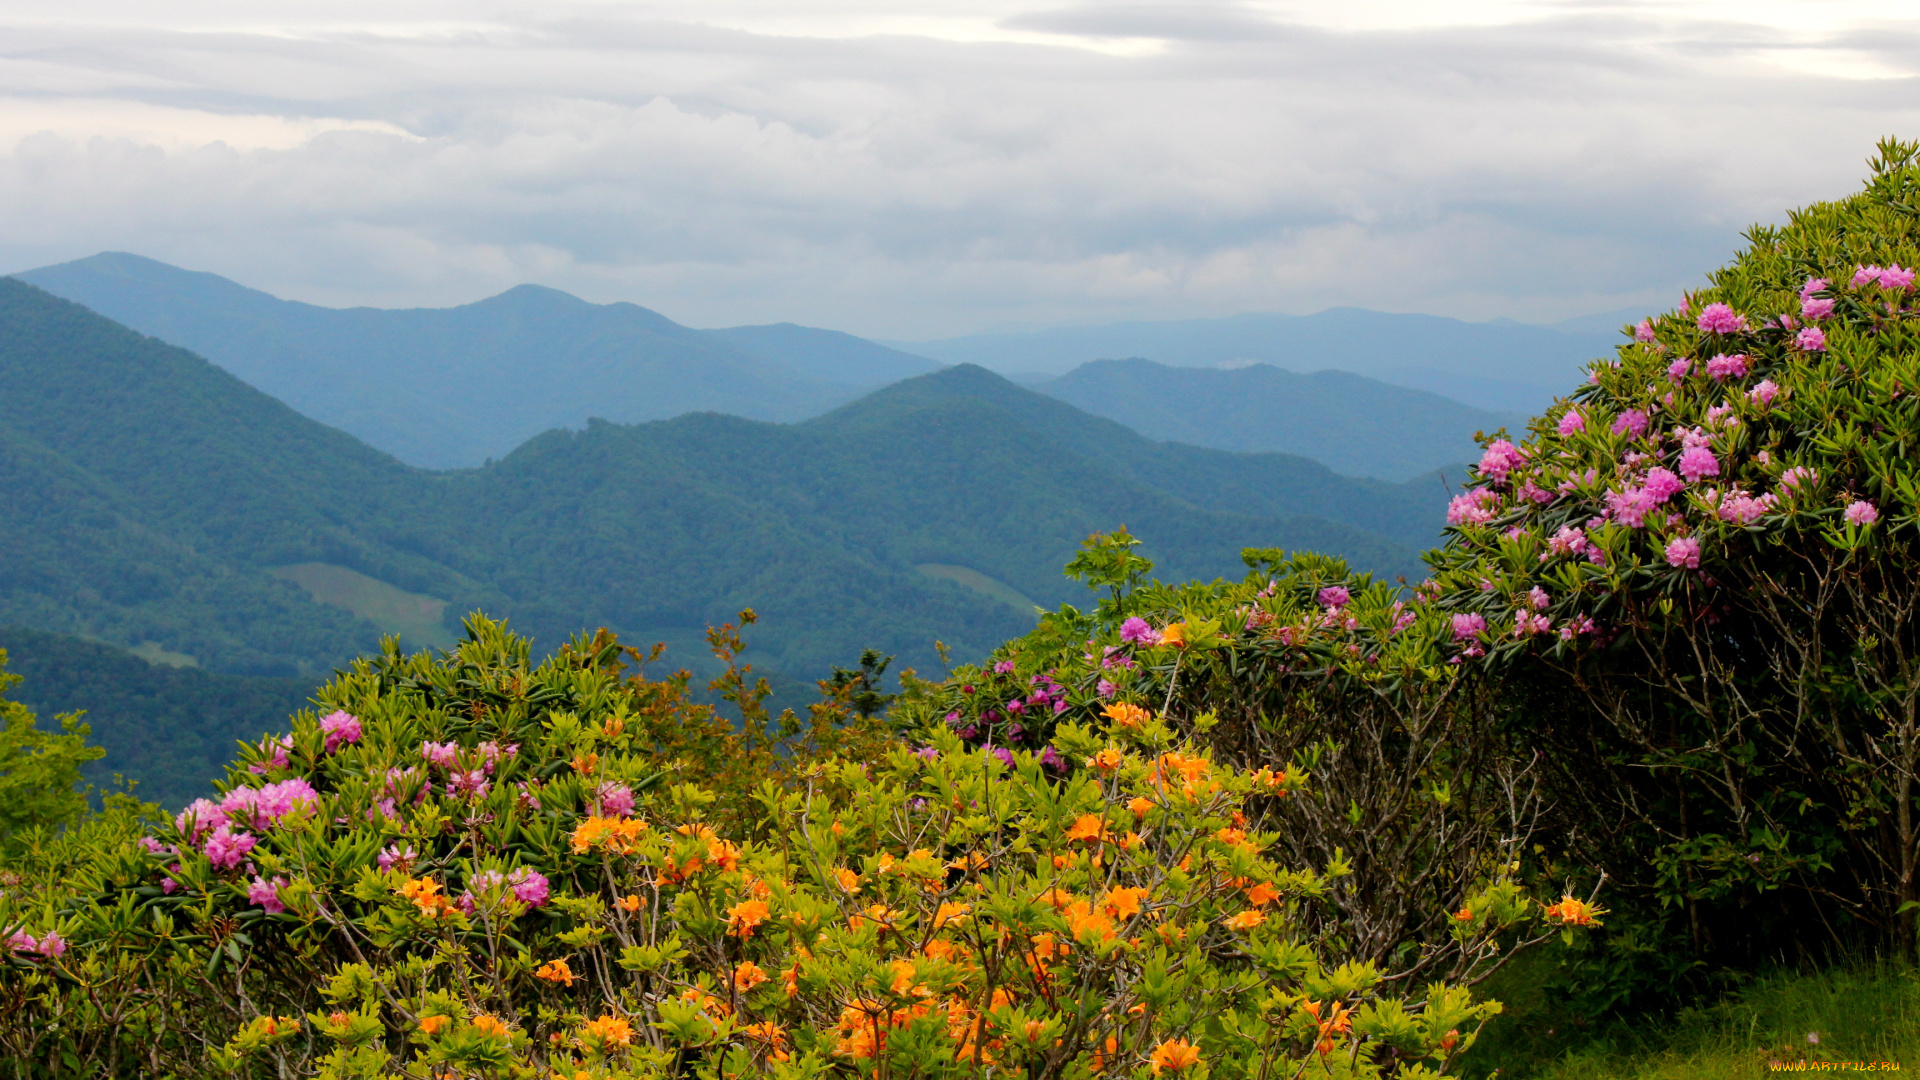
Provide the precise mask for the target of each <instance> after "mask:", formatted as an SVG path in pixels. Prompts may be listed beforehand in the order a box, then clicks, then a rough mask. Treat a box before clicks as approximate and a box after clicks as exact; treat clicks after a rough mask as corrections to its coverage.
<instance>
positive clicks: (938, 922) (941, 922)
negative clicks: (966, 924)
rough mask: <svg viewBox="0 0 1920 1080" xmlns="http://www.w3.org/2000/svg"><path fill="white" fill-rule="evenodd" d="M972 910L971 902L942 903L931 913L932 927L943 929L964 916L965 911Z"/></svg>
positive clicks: (965, 914) (965, 915)
mask: <svg viewBox="0 0 1920 1080" xmlns="http://www.w3.org/2000/svg"><path fill="white" fill-rule="evenodd" d="M972 910H973V905H971V904H955V903H943V904H941V905H940V907H939V910H937V911H935V912H934V913H933V928H934V929H935V930H944V929H946V928H947V927H948V926H950V925H952V924H954V923H957V922H959V921H960V920H961V919H964V918H966V917H967V913H968V912H970V911H972Z"/></svg>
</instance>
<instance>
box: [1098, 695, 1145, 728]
mask: <svg viewBox="0 0 1920 1080" xmlns="http://www.w3.org/2000/svg"><path fill="white" fill-rule="evenodd" d="M1101 711H1102V712H1104V713H1105V714H1106V717H1107V719H1109V720H1111V721H1113V722H1114V723H1115V724H1118V725H1120V726H1121V727H1123V728H1137V727H1139V726H1140V725H1142V724H1144V723H1146V722H1147V721H1149V720H1152V719H1153V714H1152V713H1150V712H1148V711H1147V710H1145V709H1143V708H1141V707H1140V706H1138V705H1130V704H1128V703H1127V702H1124V701H1116V702H1114V703H1113V704H1111V705H1108V706H1107V707H1106V708H1105V709H1102V710H1101Z"/></svg>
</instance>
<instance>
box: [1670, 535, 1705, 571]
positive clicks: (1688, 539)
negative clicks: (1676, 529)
mask: <svg viewBox="0 0 1920 1080" xmlns="http://www.w3.org/2000/svg"><path fill="white" fill-rule="evenodd" d="M1667 565H1668V566H1679V567H1684V568H1686V569H1688V570H1698V569H1700V541H1699V539H1698V538H1697V537H1692V536H1681V537H1676V538H1675V539H1673V540H1671V541H1669V542H1668V543H1667Z"/></svg>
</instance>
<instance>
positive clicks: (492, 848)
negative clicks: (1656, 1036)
mask: <svg viewBox="0 0 1920 1080" xmlns="http://www.w3.org/2000/svg"><path fill="white" fill-rule="evenodd" d="M469 634H470V638H469V640H468V641H467V642H465V643H464V644H463V645H461V646H460V647H459V649H458V650H456V651H455V652H454V653H452V654H450V655H447V656H445V657H443V658H439V659H433V658H429V657H427V656H425V655H422V656H417V657H401V656H398V655H397V654H393V653H389V654H388V655H386V656H384V657H382V658H379V659H378V660H376V661H373V662H362V663H360V664H359V665H357V666H356V668H355V669H354V670H353V671H351V672H348V673H345V674H343V675H342V676H340V677H339V678H337V679H336V680H335V681H334V682H332V683H330V684H328V685H327V686H325V687H323V688H322V689H321V690H320V691H319V693H318V695H317V701H318V702H319V703H320V708H319V709H318V710H317V711H316V712H315V713H309V714H303V715H302V716H300V717H297V718H296V719H295V721H294V723H293V730H292V731H291V733H290V734H289V735H287V736H285V737H283V738H271V739H268V740H266V741H265V742H263V743H262V744H260V745H258V746H256V747H254V748H253V749H251V750H250V751H249V752H248V753H247V754H245V755H244V756H243V757H242V759H241V760H240V761H238V762H236V763H235V765H234V766H233V768H232V770H231V772H230V774H229V777H228V781H227V784H226V785H225V790H224V792H223V793H221V794H219V795H217V796H210V797H209V798H207V799H206V800H204V801H201V802H196V803H195V804H194V805H193V806H191V807H188V808H187V809H186V810H184V811H183V812H181V813H180V814H178V815H177V816H175V817H173V818H172V819H170V820H165V821H160V822H155V823H151V824H141V823H140V822H139V821H137V820H136V819H132V818H127V819H124V820H123V821H122V822H121V827H120V829H119V835H117V836H114V837H107V838H102V837H100V836H98V835H93V836H91V837H90V838H89V839H88V842H89V843H92V844H94V845H96V848H97V850H95V851H94V852H92V854H91V856H90V857H89V858H87V859H83V860H77V861H76V862H75V863H74V864H72V865H69V866H66V867H64V868H62V869H60V870H59V871H58V872H57V873H55V872H52V871H49V872H47V874H46V875H45V876H44V877H43V879H42V880H40V881H38V882H37V883H32V884H33V885H34V886H35V887H28V888H19V889H9V890H8V891H7V893H6V895H5V896H4V898H0V920H4V923H5V925H6V926H8V927H10V928H12V932H13V933H15V934H16V935H17V936H18V940H16V941H15V942H14V943H12V950H11V952H10V954H9V959H8V961H7V965H6V967H5V969H4V971H3V972H0V995H3V996H4V997H3V999H4V1000H5V1002H6V1004H7V1006H8V1007H7V1010H6V1013H5V1015H4V1016H0V1038H4V1039H5V1051H6V1052H7V1053H8V1054H9V1055H11V1056H12V1057H14V1058H15V1059H16V1060H19V1061H69V1060H70V1061H71V1062H72V1063H73V1064H72V1065H71V1066H70V1067H72V1068H76V1069H78V1068H83V1067H84V1068H93V1069H97V1070H100V1071H104V1072H107V1073H120V1074H140V1075H154V1076H160V1075H180V1076H201V1075H211V1074H216V1073H220V1072H223V1071H224V1072H228V1073H235V1074H241V1075H254V1076H290V1075H320V1076H336V1077H345V1076H395V1075H404V1076H415V1077H429V1076H431V1077H467V1076H472V1077H481V1076H487V1077H495V1076H497V1077H508V1076H514V1077H519V1076H525V1077H535V1076H537V1077H542V1078H546V1077H552V1076H560V1077H567V1078H574V1077H582V1076H585V1077H627V1076H636V1077H640V1076H644V1077H655V1076H660V1077H664V1076H688V1075H691V1076H749V1075H769V1076H795V1077H798V1076H822V1075H840V1076H850V1077H851V1076H880V1077H893V1076H901V1077H904V1076H925V1077H934V1076H983V1075H1003V1074H1018V1075H1025V1076H1036V1077H1039V1076H1047V1077H1090V1076H1095V1075H1112V1076H1121V1075H1155V1076H1171V1075H1179V1076H1192V1077H1198V1076H1215V1077H1239V1076H1248V1077H1251V1076H1275V1075H1284V1076H1291V1075H1296V1074H1299V1073H1300V1070H1301V1069H1302V1068H1310V1069H1311V1070H1312V1072H1313V1073H1314V1074H1315V1075H1322V1074H1325V1075H1333V1076H1374V1075H1381V1074H1383V1073H1389V1074H1392V1075H1398V1076H1403V1077H1415V1076H1420V1075H1430V1074H1432V1073H1433V1072H1434V1071H1436V1070H1438V1069H1440V1068H1442V1067H1443V1066H1444V1065H1445V1063H1446V1062H1448V1061H1450V1060H1451V1059H1452V1058H1453V1057H1454V1056H1455V1055H1457V1054H1458V1053H1460V1052H1461V1051H1462V1050H1464V1049H1465V1048H1466V1047H1467V1046H1468V1045H1470V1044H1471V1042H1472V1041H1473V1039H1474V1037H1475V1034H1476V1033H1477V1032H1478V1030H1479V1029H1480V1026H1481V1025H1482V1024H1483V1023H1485V1021H1486V1020H1487V1018H1488V1017H1489V1016H1491V1015H1492V1014H1493V1013H1494V1012H1495V1011H1497V1008H1498V1007H1497V1006H1496V1005H1493V1004H1492V1003H1487V1002H1475V1001H1474V1000H1473V999H1472V998H1471V996H1470V993H1469V991H1468V990H1467V989H1466V988H1465V987H1464V986H1461V985H1458V982H1459V980H1458V979H1457V978H1455V979H1453V980H1452V982H1451V983H1450V982H1448V981H1447V979H1448V977H1450V976H1456V975H1458V974H1459V973H1460V971H1462V970H1464V969H1460V968H1458V967H1457V965H1456V966H1455V967H1450V968H1447V969H1446V970H1439V971H1435V972H1433V973H1431V974H1432V977H1431V978H1423V979H1420V980H1412V979H1407V978H1401V979H1397V980H1395V979H1392V978H1390V976H1392V975H1393V974H1394V972H1391V971H1389V970H1387V969H1385V968H1383V967H1382V966H1380V965H1378V964H1375V963H1371V962H1367V961H1365V960H1361V959H1350V958H1346V957H1349V955H1350V954H1351V953H1352V952H1353V949H1352V947H1351V945H1350V943H1349V942H1348V940H1347V939H1348V938H1349V937H1350V936H1351V935H1352V928H1351V926H1350V925H1349V923H1348V922H1347V921H1346V920H1344V919H1343V918H1342V917H1341V916H1340V907H1339V905H1338V904H1337V903H1336V902H1335V900H1334V898H1335V897H1336V896H1337V895H1338V894H1339V892H1340V891H1341V889H1342V888H1343V885H1342V882H1343V881H1344V880H1346V878H1347V877H1349V876H1351V874H1352V873H1353V869H1352V867H1351V866H1348V865H1342V864H1341V863H1340V862H1339V861H1338V860H1336V861H1333V862H1331V863H1326V864H1322V863H1316V862H1311V861H1305V860H1301V859H1298V858H1293V857H1290V854H1289V849H1288V848H1287V847H1286V846H1285V845H1284V844H1282V843H1281V842H1280V840H1281V838H1280V837H1278V836H1277V835H1275V834H1274V833H1273V832H1271V831H1268V830H1266V829H1264V828H1263V827H1262V826H1261V824H1260V822H1262V821H1265V820H1267V819H1268V811H1267V809H1266V808H1268V807H1271V806H1272V805H1273V804H1275V803H1278V802H1285V801H1286V800H1289V799H1297V798H1300V797H1302V796H1303V795H1304V794H1305V793H1306V792H1307V791H1309V790H1310V789H1311V785H1312V782H1313V781H1312V778H1311V777H1309V776H1307V775H1305V774H1304V773H1298V772H1289V771H1286V770H1276V769H1271V768H1264V767H1262V768H1247V767H1243V766H1240V765H1236V764H1234V763H1232V762H1230V761H1228V760H1225V759H1223V758H1221V757H1218V756H1216V755H1215V754H1213V753H1211V752H1210V751H1209V750H1208V749H1206V748H1205V747H1204V746H1201V745H1198V744H1196V743H1195V742H1194V741H1193V740H1192V739H1190V738H1188V737H1187V735H1186V734H1184V733H1183V728H1184V727H1185V726H1186V725H1181V724H1175V723H1169V722H1168V721H1167V720H1165V719H1163V718H1161V717H1160V716H1159V715H1156V714H1155V712H1154V710H1150V709H1148V708H1147V707H1146V706H1136V708H1137V709H1138V710H1139V711H1138V713H1134V712H1127V711H1124V710H1123V711H1121V712H1120V713H1119V714H1118V715H1117V716H1115V715H1109V716H1102V715H1100V713H1099V712H1098V711H1095V710H1086V709H1083V710H1079V711H1073V710H1067V711H1063V712H1062V713H1059V714H1056V716H1057V717H1058V719H1057V722H1056V723H1055V724H1053V725H1052V726H1051V730H1050V732H1049V734H1048V738H1047V740H1046V749H1045V751H1041V752H1036V751H1035V750H1034V749H1032V748H1030V747H1024V746H1023V747H1022V748H1020V749H1017V750H1008V751H1006V752H1004V753H1002V752H996V751H999V750H1002V749H1004V748H1000V747H996V748H994V749H985V748H981V747H978V746H969V745H967V744H966V743H965V742H964V741H963V739H962V738H961V737H960V736H959V734H958V733H956V732H954V731H953V730H951V729H949V728H936V729H935V730H933V731H931V733H930V734H929V735H928V736H927V737H926V738H925V739H924V740H920V739H916V740H914V741H913V742H911V743H903V742H900V741H897V740H894V741H881V740H877V739H868V738H866V737H865V735H864V734H863V733H862V732H861V731H860V730H859V729H858V723H859V722H858V720H857V718H855V717H854V716H852V715H851V714H849V713H848V712H847V711H845V710H844V709H843V710H841V711H839V712H838V713H834V715H832V716H829V717H828V718H827V721H826V722H820V723H816V727H815V732H814V736H813V737H810V738H789V739H787V740H785V741H784V742H779V741H778V740H775V739H774V738H773V735H772V734H771V731H772V730H775V729H778V730H785V731H788V732H790V733H791V732H794V731H796V730H797V728H798V726H799V725H798V724H797V722H793V721H791V720H789V721H788V722H787V723H786V724H784V725H780V724H775V725H774V728H773V729H769V728H767V727H766V726H765V725H763V724H759V723H757V722H756V721H755V720H754V719H753V717H754V716H755V715H756V714H755V710H756V708H757V702H756V699H755V688H754V687H753V685H752V684H751V683H752V681H751V680H750V679H748V678H746V677H745V675H744V672H739V671H735V672H734V673H733V675H732V677H731V681H729V680H728V679H724V678H723V680H722V687H723V689H727V690H728V692H729V693H730V694H732V695H733V696H735V697H737V698H738V699H740V700H741V702H742V703H743V707H744V711H745V712H746V713H747V714H748V721H747V723H746V725H745V726H744V727H743V728H737V729H736V728H733V727H730V726H728V725H726V724H724V723H723V722H720V721H718V720H717V718H716V717H715V716H714V714H713V713H712V711H711V710H710V709H707V708H706V707H704V706H700V705H696V704H694V703H693V702H692V701H691V700H690V698H689V697H688V695H687V692H686V686H685V678H684V676H680V677H677V678H674V679H668V680H665V681H651V680H648V679H646V678H644V677H643V676H642V675H636V674H634V673H632V672H631V671H630V670H629V669H628V667H627V666H625V665H627V664H628V663H629V662H630V661H632V660H635V659H640V660H645V659H648V657H642V656H639V655H637V654H633V653H631V652H630V651H627V650H623V649H622V648H621V647H620V646H619V645H618V643H617V642H615V641H613V640H612V639H611V638H610V637H609V636H607V635H605V634H602V635H600V636H597V637H595V638H592V639H579V640H577V641H575V642H574V643H572V644H571V645H570V646H569V647H567V648H566V649H563V650H562V651H561V652H560V653H559V654H558V655H557V656H556V657H555V658H553V659H552V660H550V661H548V662H546V663H545V664H542V665H539V666H531V665H530V664H529V660H528V651H527V647H526V643H525V642H524V641H521V640H519V639H517V638H514V637H513V636H511V635H509V634H507V633H506V632H505V631H504V629H503V628H501V627H499V626H497V625H495V624H492V623H488V622H486V621H485V620H483V619H478V618H476V619H475V620H473V621H471V622H470V624H469ZM716 637H717V640H719V641H720V643H721V644H722V645H723V646H726V647H727V648H728V649H737V645H738V638H737V636H734V635H732V632H731V628H727V629H726V630H723V631H720V632H718V634H717V635H716ZM919 692H920V693H922V694H931V693H934V692H935V691H934V690H932V689H929V688H927V687H925V686H922V687H921V688H920V691H919ZM827 711H828V712H829V713H833V706H832V703H831V702H829V705H828V709H827ZM815 719H816V721H820V717H819V716H818V715H816V717H815ZM756 740H759V741H756ZM775 743H777V745H775ZM742 761H744V762H746V765H745V766H744V768H743V767H742V766H741V765H740V762H742ZM730 769H732V770H735V771H732V772H729V771H728V770H730ZM710 777H721V778H723V779H726V780H728V783H727V784H726V785H725V786H716V785H713V784H709V783H706V782H704V781H705V780H707V779H708V778H710ZM1432 899H1433V901H1434V902H1435V903H1436V904H1437V903H1439V902H1440V901H1439V898H1437V897H1436V898H1432ZM1471 903H1472V910H1471V911H1470V912H1464V913H1459V914H1460V917H1459V918H1458V919H1457V920H1454V922H1455V924H1456V929H1455V930H1454V932H1453V933H1454V937H1455V939H1456V942H1457V945H1458V947H1459V948H1460V949H1463V950H1465V951H1468V952H1472V951H1476V950H1480V951H1484V950H1486V949H1488V948H1495V949H1497V945H1494V944H1493V943H1494V942H1496V941H1497V940H1498V939H1501V938H1503V937H1511V936H1513V935H1514V934H1516V933H1524V932H1526V931H1527V930H1528V929H1530V928H1531V929H1538V928H1540V927H1543V926H1549V927H1554V928H1558V927H1561V926H1565V927H1567V928H1569V929H1571V928H1574V927H1578V926H1583V925H1589V924H1591V923H1592V922H1593V915H1594V914H1595V912H1594V910H1593V909H1592V908H1591V907H1590V906H1589V905H1587V904H1586V903H1584V902H1583V901H1580V900H1576V899H1572V898H1568V899H1567V900H1566V901H1565V906H1557V907H1554V908H1552V909H1550V910H1549V909H1543V908H1542V907H1541V906H1540V905H1538V904H1532V903H1529V901H1528V900H1527V899H1526V897H1525V896H1524V895H1522V894H1521V893H1520V892H1519V891H1518V890H1517V889H1515V888H1513V887H1512V886H1511V884H1510V883H1504V882H1501V881H1490V882H1489V883H1488V888H1487V889H1485V890H1484V892H1483V894H1482V895H1479V896H1477V897H1474V898H1472V900H1471ZM1449 917H1450V916H1449ZM49 943H57V944H54V945H52V946H51V947H49ZM1343 958H1344V959H1343Z"/></svg>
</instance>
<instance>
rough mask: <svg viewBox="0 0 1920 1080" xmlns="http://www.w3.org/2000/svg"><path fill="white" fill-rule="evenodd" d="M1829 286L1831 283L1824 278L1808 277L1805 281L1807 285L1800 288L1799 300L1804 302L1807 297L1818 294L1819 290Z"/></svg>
mask: <svg viewBox="0 0 1920 1080" xmlns="http://www.w3.org/2000/svg"><path fill="white" fill-rule="evenodd" d="M1830 284H1832V282H1830V281H1828V280H1827V279H1826V278H1823V277H1810V278H1808V279H1807V283H1806V284H1805V285H1802V286H1800V299H1801V300H1803V301H1804V300H1806V299H1807V297H1809V296H1812V295H1813V294H1814V293H1817V292H1819V291H1820V290H1821V289H1824V288H1826V287H1827V286H1828V285H1830Z"/></svg>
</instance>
